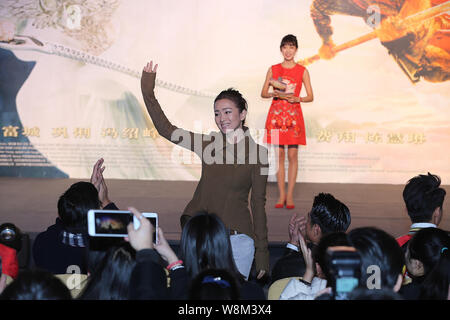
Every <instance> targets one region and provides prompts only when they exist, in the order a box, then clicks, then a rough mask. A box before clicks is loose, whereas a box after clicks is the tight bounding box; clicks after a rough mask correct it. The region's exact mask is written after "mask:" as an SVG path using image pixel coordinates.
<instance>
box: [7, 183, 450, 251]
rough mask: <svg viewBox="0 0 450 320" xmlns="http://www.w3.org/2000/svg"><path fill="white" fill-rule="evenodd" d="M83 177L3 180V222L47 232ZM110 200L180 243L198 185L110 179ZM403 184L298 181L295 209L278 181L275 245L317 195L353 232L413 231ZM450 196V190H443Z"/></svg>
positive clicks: (271, 191) (272, 189) (272, 216)
mask: <svg viewBox="0 0 450 320" xmlns="http://www.w3.org/2000/svg"><path fill="white" fill-rule="evenodd" d="M77 181H80V180H77V179H29V178H9V177H0V203H1V206H0V223H5V222H12V223H14V224H16V225H17V226H18V227H19V228H20V229H22V230H23V231H25V232H29V233H32V234H34V233H37V232H41V231H44V230H45V229H46V228H47V227H48V226H49V225H51V224H53V223H54V221H55V218H56V217H57V206H56V205H57V201H58V198H59V196H60V195H61V194H62V193H63V192H64V191H65V190H66V189H67V188H68V187H69V186H70V185H71V184H73V183H75V182H77ZM107 185H108V190H109V197H110V199H111V200H112V201H114V202H115V203H116V205H117V206H118V207H119V208H121V209H124V210H125V209H126V208H127V207H128V206H135V207H136V208H138V209H139V210H141V211H149V212H157V213H159V217H160V226H161V227H162V228H163V230H164V232H165V235H166V237H167V238H168V239H169V240H175V241H176V240H179V239H180V234H181V229H180V224H179V217H180V215H181V213H182V212H183V209H184V207H185V206H186V204H187V203H188V201H189V200H190V199H191V197H192V194H193V192H194V189H195V187H196V185H197V182H186V181H144V180H114V179H110V180H107ZM403 187H404V186H403V185H385V184H336V183H331V184H321V183H298V184H297V186H296V188H295V209H294V210H287V209H275V208H274V205H275V202H276V200H277V198H278V191H277V185H276V183H273V182H271V183H268V187H267V204H266V211H267V222H268V223H267V224H268V230H269V234H268V237H269V242H272V243H279V242H284V241H286V240H287V236H288V233H287V232H288V231H287V230H288V222H289V218H290V217H291V215H292V214H293V213H294V212H301V213H304V214H306V213H307V212H308V210H310V209H311V206H312V202H313V199H314V196H315V195H316V194H318V193H319V192H328V193H331V194H333V195H334V196H335V197H336V198H337V199H339V200H341V201H342V202H344V203H345V204H346V205H347V206H348V207H349V209H350V212H351V216H352V222H351V225H350V229H354V228H357V227H362V226H375V227H378V228H381V229H383V230H385V231H387V232H388V233H390V234H392V235H393V236H394V237H397V236H399V235H402V234H404V233H406V232H408V229H409V226H410V224H411V223H410V220H409V218H408V216H407V214H406V211H405V210H406V209H405V206H404V203H403V198H402V191H403ZM443 187H444V188H445V189H446V191H447V194H450V186H443ZM448 197H449V196H447V199H446V201H445V203H444V217H443V219H442V222H441V224H440V228H442V229H446V230H450V217H449V214H450V208H449V200H448Z"/></svg>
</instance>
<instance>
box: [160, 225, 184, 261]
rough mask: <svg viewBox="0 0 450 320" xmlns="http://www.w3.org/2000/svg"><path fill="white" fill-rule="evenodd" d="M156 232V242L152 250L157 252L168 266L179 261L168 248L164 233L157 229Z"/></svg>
mask: <svg viewBox="0 0 450 320" xmlns="http://www.w3.org/2000/svg"><path fill="white" fill-rule="evenodd" d="M157 232H158V242H157V243H155V244H154V248H155V250H156V251H158V253H159V255H160V256H161V257H162V258H163V259H164V260H165V261H166V262H167V263H168V264H169V265H170V264H172V263H174V262H176V261H179V259H178V257H177V255H176V254H175V252H174V251H173V250H172V248H171V247H170V245H169V243H168V242H167V240H166V238H165V237H164V232H163V231H162V229H161V228H159V227H158V228H157Z"/></svg>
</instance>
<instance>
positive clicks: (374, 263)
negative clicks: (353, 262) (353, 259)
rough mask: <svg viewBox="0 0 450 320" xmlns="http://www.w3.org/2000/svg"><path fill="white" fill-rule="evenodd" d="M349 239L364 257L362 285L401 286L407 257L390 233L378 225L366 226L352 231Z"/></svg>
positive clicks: (391, 288)
mask: <svg viewBox="0 0 450 320" xmlns="http://www.w3.org/2000/svg"><path fill="white" fill-rule="evenodd" d="M348 241H349V244H350V245H351V246H353V247H354V248H356V250H357V251H358V253H359V254H360V257H361V279H360V281H359V284H360V286H361V287H365V288H369V289H374V290H375V289H389V290H393V291H394V292H398V291H399V290H400V287H401V285H402V279H403V277H402V268H403V265H404V262H405V259H404V255H403V253H402V250H401V249H400V246H399V245H398V243H397V242H396V241H395V239H394V238H393V237H392V236H391V235H389V234H388V233H386V232H385V231H383V230H380V229H377V228H373V227H363V228H357V229H353V230H352V231H350V232H349V233H348ZM373 268H374V269H373ZM377 271H379V272H377Z"/></svg>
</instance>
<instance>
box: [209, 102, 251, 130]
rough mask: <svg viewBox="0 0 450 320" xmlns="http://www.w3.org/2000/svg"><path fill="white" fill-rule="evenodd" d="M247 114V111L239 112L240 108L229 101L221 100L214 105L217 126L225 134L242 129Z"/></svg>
mask: <svg viewBox="0 0 450 320" xmlns="http://www.w3.org/2000/svg"><path fill="white" fill-rule="evenodd" d="M246 114H247V111H246V110H243V111H242V112H239V109H238V107H236V105H235V104H234V102H233V101H231V100H229V99H220V100H217V101H216V103H215V104H214V116H215V120H216V124H217V127H218V128H219V129H220V131H221V132H222V133H224V134H227V133H230V132H232V131H234V130H236V129H238V128H242V121H243V120H244V119H245V116H246Z"/></svg>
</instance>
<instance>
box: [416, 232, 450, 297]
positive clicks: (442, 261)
mask: <svg viewBox="0 0 450 320" xmlns="http://www.w3.org/2000/svg"><path fill="white" fill-rule="evenodd" d="M449 247H450V237H449V234H448V232H446V231H444V230H441V229H438V228H424V229H421V230H419V231H418V232H417V233H416V234H415V235H414V236H413V237H412V238H411V240H410V241H409V243H408V250H409V257H410V258H411V259H416V260H419V261H420V262H422V263H423V267H424V277H425V279H424V281H423V283H422V287H421V294H420V298H421V299H433V300H435V299H437V300H444V299H447V295H448V287H449V281H450V255H449V249H448V248H449ZM445 248H447V249H445Z"/></svg>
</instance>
